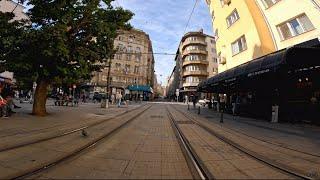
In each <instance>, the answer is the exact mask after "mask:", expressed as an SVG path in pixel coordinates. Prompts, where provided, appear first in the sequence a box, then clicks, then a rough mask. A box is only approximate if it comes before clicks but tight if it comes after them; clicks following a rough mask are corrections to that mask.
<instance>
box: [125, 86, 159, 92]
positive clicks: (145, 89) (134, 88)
mask: <svg viewBox="0 0 320 180" xmlns="http://www.w3.org/2000/svg"><path fill="white" fill-rule="evenodd" d="M128 89H129V90H130V91H143V92H149V93H153V90H152V88H151V87H150V86H149V85H130V86H128Z"/></svg>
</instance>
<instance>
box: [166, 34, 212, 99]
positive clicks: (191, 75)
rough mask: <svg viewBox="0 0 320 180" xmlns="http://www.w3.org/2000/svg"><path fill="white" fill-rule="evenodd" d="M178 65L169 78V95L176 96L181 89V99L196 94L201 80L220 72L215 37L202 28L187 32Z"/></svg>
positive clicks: (180, 46)
mask: <svg viewBox="0 0 320 180" xmlns="http://www.w3.org/2000/svg"><path fill="white" fill-rule="evenodd" d="M175 62H176V66H175V68H174V69H173V72H172V74H171V76H170V78H169V80H168V88H167V89H168V91H167V94H168V96H169V97H175V96H176V91H177V89H178V90H179V100H180V101H182V100H183V98H184V97H185V96H188V97H189V96H191V95H196V92H197V86H198V84H199V83H200V82H201V81H204V80H206V79H207V78H209V77H212V76H214V75H215V74H217V73H218V61H217V54H216V48H215V39H214V37H212V36H209V35H206V34H204V33H203V31H202V30H200V31H198V32H189V33H186V34H185V35H184V36H183V37H182V39H181V42H180V45H179V47H178V50H177V55H176V57H175Z"/></svg>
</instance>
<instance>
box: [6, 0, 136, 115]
mask: <svg viewBox="0 0 320 180" xmlns="http://www.w3.org/2000/svg"><path fill="white" fill-rule="evenodd" d="M112 1H113V0H28V1H27V4H28V6H29V7H31V8H30V9H29V10H28V12H27V15H28V17H29V19H28V21H24V22H18V21H13V20H12V19H13V17H14V15H13V14H12V13H0V23H1V24H0V37H1V40H0V47H1V51H0V62H2V64H3V63H4V65H5V67H6V69H7V70H10V71H13V72H14V73H15V75H16V77H17V78H18V79H19V78H26V77H28V78H34V79H35V80H36V81H37V83H38V85H40V86H46V87H42V88H41V87H39V88H38V87H37V90H36V95H35V98H36V99H35V104H37V102H36V101H37V99H38V100H39V99H41V100H40V101H41V102H40V104H38V105H39V107H40V106H41V107H42V111H41V112H40V111H39V114H45V113H46V112H45V107H44V105H43V103H45V100H44V97H42V96H43V95H41V96H40V94H43V93H44V91H45V90H46V89H47V87H48V85H50V84H52V83H53V82H55V81H72V80H77V79H88V78H90V75H91V73H92V72H93V71H97V70H99V69H100V68H101V66H100V65H98V64H101V63H103V62H105V61H106V60H107V59H109V58H110V57H111V56H113V54H114V53H115V52H114V47H113V41H114V39H115V38H116V36H117V32H118V30H119V29H130V28H131V26H130V24H129V23H128V22H129V20H130V19H131V18H132V16H133V13H131V12H130V11H128V10H124V9H122V8H114V7H113V6H112V4H111V2H112ZM41 89H42V91H43V92H42V93H40V90H41ZM42 101H44V102H42ZM35 104H34V113H35V114H38V113H37V112H35V108H39V107H38V106H37V105H35ZM43 108H44V110H43ZM40 109H41V108H40Z"/></svg>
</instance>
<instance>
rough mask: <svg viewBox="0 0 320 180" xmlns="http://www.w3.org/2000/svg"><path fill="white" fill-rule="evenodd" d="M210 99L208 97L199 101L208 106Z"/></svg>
mask: <svg viewBox="0 0 320 180" xmlns="http://www.w3.org/2000/svg"><path fill="white" fill-rule="evenodd" d="M209 102H210V101H209V100H208V99H200V100H199V101H198V103H199V104H200V105H201V106H206V104H208V103H209Z"/></svg>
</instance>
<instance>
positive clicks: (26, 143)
mask: <svg viewBox="0 0 320 180" xmlns="http://www.w3.org/2000/svg"><path fill="white" fill-rule="evenodd" d="M145 106H146V105H143V106H139V107H137V108H134V109H130V110H127V111H124V112H122V113H120V114H118V115H117V116H114V117H110V118H107V119H104V120H101V121H97V122H94V123H91V124H88V125H85V126H82V127H78V128H75V129H71V130H67V131H66V132H63V133H58V134H55V135H52V136H48V137H44V138H39V139H36V140H31V141H26V142H22V143H19V144H15V145H11V146H8V147H4V148H0V153H1V152H5V151H10V150H14V149H17V148H21V147H25V146H29V145H32V144H37V143H41V142H45V141H49V140H52V139H56V138H60V137H63V136H67V135H70V134H74V133H77V132H80V131H82V130H86V129H88V128H92V127H95V126H98V125H100V124H103V123H105V122H108V121H111V120H113V119H116V118H118V117H119V116H123V115H126V114H128V113H130V112H132V111H135V110H138V109H140V108H143V107H145Z"/></svg>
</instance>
